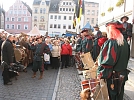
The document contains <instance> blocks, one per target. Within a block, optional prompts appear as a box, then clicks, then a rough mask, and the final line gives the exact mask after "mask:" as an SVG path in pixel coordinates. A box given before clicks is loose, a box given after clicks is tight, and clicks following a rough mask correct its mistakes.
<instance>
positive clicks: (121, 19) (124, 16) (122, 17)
mask: <svg viewBox="0 0 134 100" xmlns="http://www.w3.org/2000/svg"><path fill="white" fill-rule="evenodd" d="M123 18H127V21H128V20H129V18H128V17H127V16H123V17H121V19H120V20H121V21H122V20H123Z"/></svg>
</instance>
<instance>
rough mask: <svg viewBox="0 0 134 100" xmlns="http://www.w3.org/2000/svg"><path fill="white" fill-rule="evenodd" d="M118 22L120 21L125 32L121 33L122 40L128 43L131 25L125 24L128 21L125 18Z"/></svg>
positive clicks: (130, 35)
mask: <svg viewBox="0 0 134 100" xmlns="http://www.w3.org/2000/svg"><path fill="white" fill-rule="evenodd" d="M120 20H121V21H122V24H123V26H124V28H125V30H124V31H122V34H123V36H124V39H125V40H127V41H130V39H131V37H132V24H131V23H128V22H127V21H128V20H129V18H128V17H127V16H123V17H121V19H120Z"/></svg>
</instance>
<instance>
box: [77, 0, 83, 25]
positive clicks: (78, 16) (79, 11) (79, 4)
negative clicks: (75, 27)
mask: <svg viewBox="0 0 134 100" xmlns="http://www.w3.org/2000/svg"><path fill="white" fill-rule="evenodd" d="M76 7H77V8H76V9H77V11H76V16H77V19H78V23H79V22H80V20H81V15H82V0H79V1H78V5H77V6H76Z"/></svg>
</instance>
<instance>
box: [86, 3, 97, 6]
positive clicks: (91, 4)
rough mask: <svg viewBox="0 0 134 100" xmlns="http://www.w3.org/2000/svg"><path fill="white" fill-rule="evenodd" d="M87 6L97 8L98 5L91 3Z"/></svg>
mask: <svg viewBox="0 0 134 100" xmlns="http://www.w3.org/2000/svg"><path fill="white" fill-rule="evenodd" d="M88 6H89V7H99V4H94V3H92V4H88Z"/></svg>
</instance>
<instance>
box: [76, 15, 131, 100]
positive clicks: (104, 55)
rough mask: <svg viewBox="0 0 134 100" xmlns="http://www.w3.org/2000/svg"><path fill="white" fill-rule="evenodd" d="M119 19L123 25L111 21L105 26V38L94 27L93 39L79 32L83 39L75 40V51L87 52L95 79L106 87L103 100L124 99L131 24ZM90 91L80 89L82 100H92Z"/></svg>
mask: <svg viewBox="0 0 134 100" xmlns="http://www.w3.org/2000/svg"><path fill="white" fill-rule="evenodd" d="M120 20H121V21H122V23H121V22H119V21H114V20H113V21H111V22H109V23H107V24H106V31H107V32H106V35H103V32H100V31H99V28H98V27H96V26H95V27H94V28H95V30H96V31H95V32H94V34H93V36H92V34H90V32H89V31H88V30H87V29H84V30H83V31H82V32H81V36H82V37H81V38H79V39H78V41H77V42H78V44H79V45H77V47H76V50H77V52H78V53H81V54H82V53H87V52H90V54H91V55H92V58H93V60H94V62H95V64H97V70H96V75H97V77H96V78H97V79H99V80H101V79H104V80H105V82H106V84H107V90H108V96H107V99H106V98H105V99H104V100H123V95H124V85H125V82H126V81H127V80H128V74H129V70H128V69H127V65H128V61H129V58H130V43H131V37H132V24H131V23H128V22H127V21H128V20H129V18H128V17H127V16H123V17H122V18H121V19H120ZM91 91H92V90H91V89H90V88H86V89H84V90H82V91H81V100H91V98H92V97H91V95H92V93H91ZM102 92H103V91H102ZM102 97H103V96H102ZM95 100H101V99H95Z"/></svg>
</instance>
